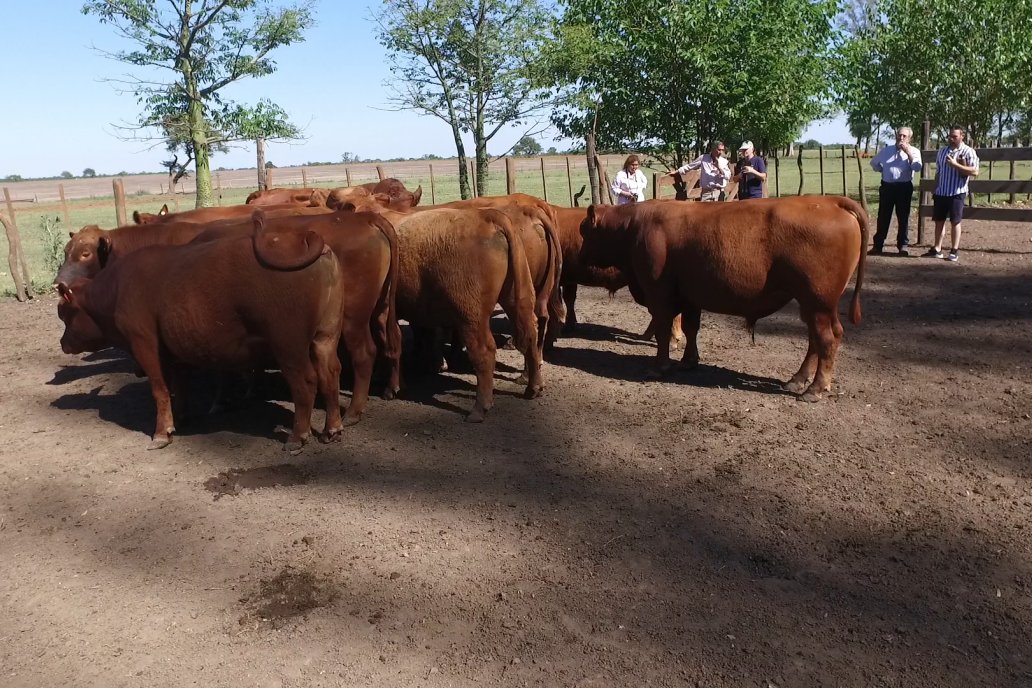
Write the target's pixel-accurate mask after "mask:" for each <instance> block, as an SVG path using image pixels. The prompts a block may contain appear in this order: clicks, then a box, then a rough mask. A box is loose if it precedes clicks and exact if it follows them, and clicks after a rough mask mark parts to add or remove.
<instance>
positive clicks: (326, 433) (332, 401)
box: [312, 335, 358, 442]
mask: <svg viewBox="0 0 1032 688" xmlns="http://www.w3.org/2000/svg"><path fill="white" fill-rule="evenodd" d="M338 340H339V336H331V337H324V336H319V335H317V336H316V338H315V341H314V342H312V363H313V364H314V366H315V377H316V380H317V381H318V384H319V394H320V395H322V398H323V404H325V405H326V426H325V427H324V428H323V433H322V436H321V437H320V438H319V439H320V441H322V442H339V441H340V439H341V431H342V430H343V429H344V425H343V423H342V422H341V418H340V367H341V366H340V359H339V358H338V357H337V344H338ZM355 379H356V380H357V379H358V373H357V372H356V374H355Z"/></svg>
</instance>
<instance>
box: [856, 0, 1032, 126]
mask: <svg viewBox="0 0 1032 688" xmlns="http://www.w3.org/2000/svg"><path fill="white" fill-rule="evenodd" d="M839 54H840V58H839V65H838V68H837V70H836V72H837V76H836V79H835V83H836V84H837V85H838V89H837V90H838V92H839V96H838V101H839V103H840V105H841V106H842V107H843V109H844V110H845V111H846V112H863V111H866V112H870V113H873V114H874V115H875V116H876V117H878V118H879V119H881V120H883V121H886V122H888V123H889V124H890V125H892V126H898V125H902V124H911V123H917V122H921V121H923V120H925V119H926V118H927V119H928V120H929V121H930V122H931V124H932V126H933V128H934V129H936V130H937V131H939V132H941V133H944V132H945V130H946V129H947V128H948V127H949V126H950V125H951V124H960V125H962V126H965V127H966V128H967V130H968V132H969V134H970V136H971V138H972V140H973V141H974V142H975V143H979V142H981V141H986V140H988V139H989V137H990V136H991V135H992V130H993V123H994V119H995V120H997V122H999V117H1000V115H1001V114H1003V113H1008V112H1013V111H1021V110H1024V109H1027V108H1028V107H1029V105H1030V104H1032V89H1030V85H1029V78H1028V75H1029V73H1032V4H1030V3H1028V2H1010V1H1009V0H978V1H977V2H976V1H975V0H961V1H960V2H951V1H949V0H878V2H877V3H876V5H875V6H874V7H873V8H871V9H870V10H869V22H868V26H866V27H865V28H863V29H861V30H857V31H854V32H852V33H851V34H850V35H849V36H848V37H847V40H846V41H845V43H844V44H843V46H842V48H841V50H840V51H839ZM915 128H916V127H915Z"/></svg>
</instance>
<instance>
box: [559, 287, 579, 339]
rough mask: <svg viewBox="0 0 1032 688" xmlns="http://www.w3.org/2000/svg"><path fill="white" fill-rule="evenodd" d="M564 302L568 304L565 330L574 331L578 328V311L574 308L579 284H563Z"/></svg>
mask: <svg viewBox="0 0 1032 688" xmlns="http://www.w3.org/2000/svg"><path fill="white" fill-rule="evenodd" d="M561 288H562V290H563V303H565V304H566V322H565V323H564V324H563V328H562V329H563V332H573V331H574V330H575V329H577V311H575V310H574V309H573V305H574V303H575V302H576V301H577V285H576V284H569V285H566V284H564V285H562V287H561Z"/></svg>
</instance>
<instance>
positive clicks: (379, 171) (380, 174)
mask: <svg viewBox="0 0 1032 688" xmlns="http://www.w3.org/2000/svg"><path fill="white" fill-rule="evenodd" d="M376 176H377V177H378V178H379V179H380V181H381V182H382V181H383V180H384V179H386V178H387V174H386V173H384V171H383V165H377V166H376Z"/></svg>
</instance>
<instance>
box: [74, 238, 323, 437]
mask: <svg viewBox="0 0 1032 688" xmlns="http://www.w3.org/2000/svg"><path fill="white" fill-rule="evenodd" d="M260 232H261V229H260V228H259V235H258V236H256V237H254V238H252V237H250V236H246V237H233V238H227V239H221V240H217V241H209V242H201V243H191V244H188V245H185V246H150V247H146V248H142V249H140V250H138V251H136V252H134V253H133V254H132V255H131V256H129V257H126V258H123V259H121V260H119V261H117V262H116V263H115V264H114V265H112V266H110V267H109V268H107V269H105V270H101V271H100V272H99V273H98V274H97V276H96V277H95V278H93V279H82V278H80V279H77V280H75V281H73V282H72V283H71V284H70V285H69V284H62V285H61V287H60V291H61V297H62V301H61V304H60V305H59V306H58V313H59V315H60V316H61V319H62V321H64V323H65V332H64V335H63V336H62V337H61V348H62V350H63V351H64V352H65V353H82V352H83V351H92V350H97V349H100V348H104V347H107V346H117V347H119V348H122V349H124V350H126V351H128V352H129V353H131V354H132V356H133V358H134V359H136V362H137V364H138V365H139V366H140V367H141V368H142V369H143V371H144V372H145V373H146V375H147V377H148V378H149V379H150V385H151V393H152V395H153V397H154V401H155V404H156V406H157V419H156V424H155V428H154V435H153V436H152V441H151V444H150V447H149V448H150V449H160V448H161V447H165V446H167V445H168V444H169V443H170V442H171V441H172V433H173V432H174V431H175V426H174V422H173V417H172V404H171V394H170V392H169V385H170V383H171V385H172V388H173V389H174V388H175V385H176V380H175V375H176V373H175V370H176V368H177V367H178V366H183V365H185V366H190V367H197V368H208V369H212V368H214V369H219V370H222V369H227V368H230V369H241V370H251V369H253V368H256V367H275V368H278V369H280V370H281V371H282V372H283V376H284V378H286V380H287V384H288V385H289V386H290V391H291V397H292V399H293V402H294V423H293V429H292V431H291V433H290V437H289V438H288V440H287V443H286V447H285V448H286V449H288V450H289V451H291V452H293V453H296V452H298V451H300V450H301V447H302V445H303V444H304V443H305V441H307V439H308V437H309V436H310V432H311V415H312V409H313V407H314V405H315V391H316V388H317V387H318V390H319V392H320V393H321V394H322V397H323V400H324V402H325V404H326V427H325V431H324V434H323V437H322V439H323V440H325V441H330V440H333V439H339V437H340V433H341V430H342V424H341V417H340V404H339V401H338V395H339V384H340V382H339V377H340V362H339V360H338V359H337V341H338V339H339V338H340V333H341V302H342V298H343V295H342V293H341V288H340V284H341V281H340V265H339V264H338V262H337V258H336V256H335V255H334V254H333V253H332V252H331V251H330V250H329V249H328V248H327V247H326V246H325V245H324V244H323V241H322V238H321V237H319V235H318V234H315V233H311V232H309V233H305V234H294V235H284V236H280V237H276V241H275V242H270V241H269V240H268V239H267V238H263V237H262V236H261V233H260ZM270 244H271V245H270ZM256 245H264V246H266V247H267V253H268V254H270V256H271V257H273V259H274V260H275V261H277V262H283V263H289V264H290V265H291V266H292V268H293V269H291V270H276V269H269V268H267V267H264V266H263V265H262V264H261V263H260V262H259V260H258V259H257V257H256V255H255V246H256Z"/></svg>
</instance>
